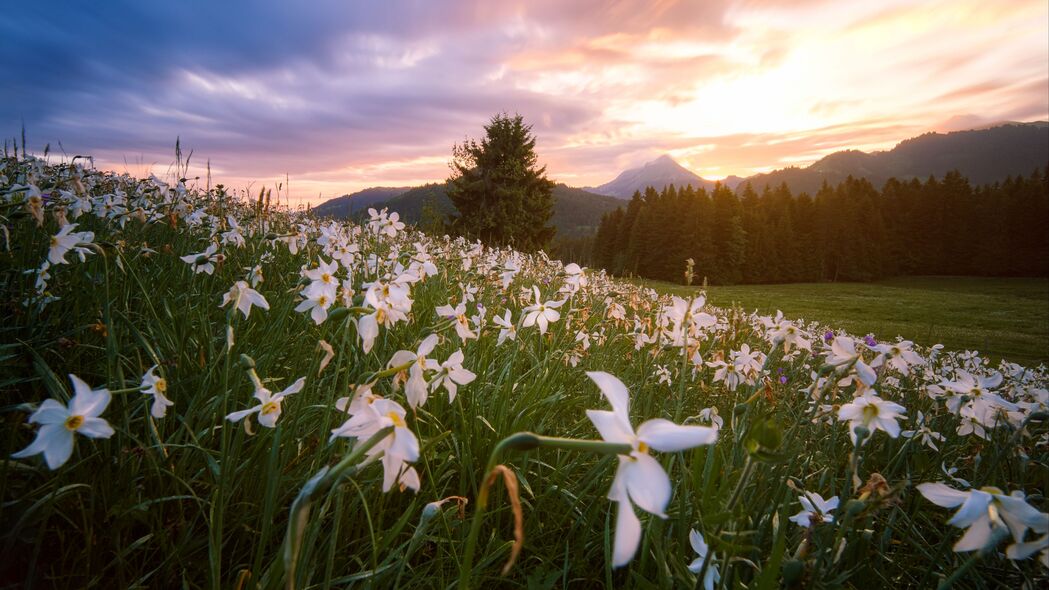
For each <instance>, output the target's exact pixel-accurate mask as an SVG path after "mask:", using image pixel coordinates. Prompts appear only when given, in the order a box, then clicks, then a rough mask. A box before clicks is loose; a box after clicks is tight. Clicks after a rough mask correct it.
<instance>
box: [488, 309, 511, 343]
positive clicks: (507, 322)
mask: <svg viewBox="0 0 1049 590" xmlns="http://www.w3.org/2000/svg"><path fill="white" fill-rule="evenodd" d="M492 321H493V322H495V323H496V325H498V326H499V339H498V340H497V341H496V343H495V344H496V346H498V345H500V344H502V343H503V342H505V341H506V339H507V338H509V339H510V340H517V327H516V326H514V323H513V319H512V317H511V316H510V310H509V309H507V310H504V311H503V317H499V316H493V317H492Z"/></svg>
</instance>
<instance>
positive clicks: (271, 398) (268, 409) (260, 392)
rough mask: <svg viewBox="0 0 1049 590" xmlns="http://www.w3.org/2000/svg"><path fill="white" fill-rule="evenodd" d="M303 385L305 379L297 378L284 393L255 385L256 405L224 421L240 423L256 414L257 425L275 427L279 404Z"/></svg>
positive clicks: (278, 416) (258, 384)
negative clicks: (257, 416)
mask: <svg viewBox="0 0 1049 590" xmlns="http://www.w3.org/2000/svg"><path fill="white" fill-rule="evenodd" d="M305 384H306V378H305V377H299V378H298V379H297V380H296V381H295V382H294V383H292V384H291V385H289V386H288V387H287V388H286V389H285V390H284V391H281V392H279V393H273V392H272V391H270V390H269V389H266V388H265V387H263V386H262V384H261V383H257V384H256V386H255V399H257V400H259V403H258V405H256V406H255V407H253V408H251V409H248V410H241V411H239V412H233V413H232V414H230V415H229V416H226V419H227V420H229V421H230V422H240V421H241V420H243V419H244V418H246V417H248V416H250V415H251V414H256V413H257V414H258V415H259V424H261V425H263V426H265V427H266V428H274V427H275V426H276V425H277V419H278V418H280V413H281V407H280V405H281V402H283V401H284V398H286V397H288V396H289V395H291V394H293V393H298V392H299V391H302V386H303V385H305Z"/></svg>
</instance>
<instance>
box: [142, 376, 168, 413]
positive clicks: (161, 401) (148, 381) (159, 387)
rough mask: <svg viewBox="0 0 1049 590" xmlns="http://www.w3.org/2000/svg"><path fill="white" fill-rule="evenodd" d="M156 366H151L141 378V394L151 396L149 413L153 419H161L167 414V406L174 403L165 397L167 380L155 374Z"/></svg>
mask: <svg viewBox="0 0 1049 590" xmlns="http://www.w3.org/2000/svg"><path fill="white" fill-rule="evenodd" d="M156 370H157V365H153V366H152V367H150V368H149V370H148V371H146V374H145V375H143V376H142V385H141V388H142V393H144V394H146V395H152V396H153V405H152V406H150V409H149V413H150V414H152V415H153V417H154V418H163V417H164V416H165V415H167V413H168V406H173V405H175V402H173V401H171V400H170V399H168V398H167V396H166V395H165V394H166V393H167V391H168V382H167V379H164V378H163V377H160V376H158V375H157V374H156V372H155V371H156Z"/></svg>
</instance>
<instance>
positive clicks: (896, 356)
mask: <svg viewBox="0 0 1049 590" xmlns="http://www.w3.org/2000/svg"><path fill="white" fill-rule="evenodd" d="M913 346H914V343H913V342H911V341H910V340H903V341H902V342H897V343H895V344H878V345H875V347H874V350H875V351H877V352H878V356H876V357H874V360H873V361H871V366H872V367H880V366H881V365H882V364H883V363H884V364H888V365H889V366H890V367H892V368H894V369H896V370H897V371H899V372H900V373H903V374H904V375H909V374H910V366H911V365H921V364H923V363H925V359H923V358H922V357H920V356H918V353H916V352H914V351H913V350H911V347H913Z"/></svg>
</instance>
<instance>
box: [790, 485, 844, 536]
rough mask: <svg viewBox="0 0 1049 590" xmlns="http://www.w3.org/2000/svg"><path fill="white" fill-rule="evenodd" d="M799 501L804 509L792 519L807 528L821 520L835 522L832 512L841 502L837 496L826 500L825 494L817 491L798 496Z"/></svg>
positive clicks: (791, 518) (791, 519)
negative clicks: (822, 494)
mask: <svg viewBox="0 0 1049 590" xmlns="http://www.w3.org/2000/svg"><path fill="white" fill-rule="evenodd" d="M798 501H799V502H801V508H802V510H801V512H799V513H797V514H795V515H794V516H791V517H790V521H791V522H793V523H795V524H797V525H798V526H803V527H805V528H808V527H810V526H812V525H813V524H819V523H821V522H826V523H832V522H834V515H832V514H831V512H834V511H835V510H836V509H837V508H838V504H839V503H840V500H839V499H838V497H837V496H834V497H833V498H831V499H829V500H824V499H823V496H821V495H819V494H817V493H815V492H805V494H804V495H803V496H801V497H799V498H798Z"/></svg>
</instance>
